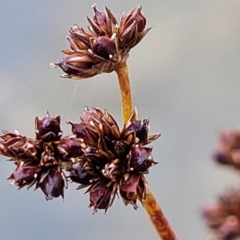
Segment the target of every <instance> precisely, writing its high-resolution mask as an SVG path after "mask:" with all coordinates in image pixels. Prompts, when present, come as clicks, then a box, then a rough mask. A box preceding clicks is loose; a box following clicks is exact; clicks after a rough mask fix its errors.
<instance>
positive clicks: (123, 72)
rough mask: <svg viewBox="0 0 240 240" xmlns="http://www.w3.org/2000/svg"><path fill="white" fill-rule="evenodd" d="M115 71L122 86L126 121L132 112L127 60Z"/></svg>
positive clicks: (124, 118) (123, 111) (123, 113)
mask: <svg viewBox="0 0 240 240" xmlns="http://www.w3.org/2000/svg"><path fill="white" fill-rule="evenodd" d="M115 71H116V73H117V76H118V83H119V86H120V92H121V98H122V116H123V122H124V123H126V122H127V120H128V118H129V117H130V115H131V113H132V96H131V86H130V80H129V76H128V67H127V63H126V62H125V63H123V64H121V65H120V66H119V67H118V68H116V69H115Z"/></svg>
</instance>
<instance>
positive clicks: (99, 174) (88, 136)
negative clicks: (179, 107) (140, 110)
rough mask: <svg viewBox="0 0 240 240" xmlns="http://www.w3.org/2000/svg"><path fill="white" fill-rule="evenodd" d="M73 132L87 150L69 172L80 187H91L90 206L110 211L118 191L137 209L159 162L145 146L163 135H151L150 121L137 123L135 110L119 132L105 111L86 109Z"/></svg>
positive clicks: (126, 201) (73, 125)
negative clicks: (153, 168)
mask: <svg viewBox="0 0 240 240" xmlns="http://www.w3.org/2000/svg"><path fill="white" fill-rule="evenodd" d="M69 123H70V124H71V126H72V132H73V133H74V134H76V135H77V136H78V137H82V138H83V141H84V143H86V145H87V146H88V147H86V148H85V149H84V150H83V151H84V157H83V158H80V159H79V160H78V162H77V163H76V164H73V165H72V167H71V168H70V169H69V171H70V175H69V177H70V178H71V180H72V181H74V182H76V183H80V186H79V187H78V188H84V187H88V189H87V192H88V193H89V200H90V204H89V206H90V207H93V208H94V210H97V209H105V210H107V209H108V207H110V206H111V205H112V203H113V200H114V198H115V195H116V194H117V192H118V191H119V193H120V196H121V197H122V199H123V202H124V203H125V204H126V205H127V204H131V205H133V206H134V208H136V207H137V205H136V202H137V200H140V201H142V200H143V199H145V197H146V185H147V183H146V180H145V177H144V174H146V173H148V170H149V168H150V167H151V166H153V165H155V164H156V162H155V161H154V160H153V157H152V148H149V147H146V146H145V145H146V144H149V143H150V142H152V141H153V140H155V139H157V138H158V137H159V136H160V135H159V134H154V135H151V136H148V129H149V127H148V124H149V120H144V121H141V120H138V116H137V111H136V110H135V111H134V112H133V113H132V115H131V116H130V118H129V120H128V122H127V124H126V125H125V126H124V127H123V129H122V130H120V128H119V126H118V125H117V123H116V121H115V119H114V118H113V117H112V115H110V114H109V113H108V112H107V111H106V110H102V109H99V108H95V109H94V110H93V111H90V110H88V109H85V112H84V115H83V117H82V118H81V120H80V122H79V123H72V122H69Z"/></svg>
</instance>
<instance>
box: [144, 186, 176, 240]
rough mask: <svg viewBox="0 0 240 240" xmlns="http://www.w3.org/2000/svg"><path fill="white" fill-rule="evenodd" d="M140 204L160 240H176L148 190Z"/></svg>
mask: <svg viewBox="0 0 240 240" xmlns="http://www.w3.org/2000/svg"><path fill="white" fill-rule="evenodd" d="M142 204H143V207H144V208H145V211H146V212H147V214H148V216H149V217H150V219H151V221H152V224H153V226H154V227H155V229H156V230H157V233H158V235H159V236H160V237H161V239H162V240H176V239H177V237H176V236H175V234H174V232H173V230H172V229H171V226H170V224H169V223H168V221H167V219H166V218H165V216H164V213H163V211H162V209H161V208H160V206H159V204H158V203H157V200H156V198H155V197H154V195H153V193H152V192H151V191H150V189H148V193H147V196H146V199H144V200H143V201H142Z"/></svg>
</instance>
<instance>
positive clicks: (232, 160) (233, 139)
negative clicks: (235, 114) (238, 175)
mask: <svg viewBox="0 0 240 240" xmlns="http://www.w3.org/2000/svg"><path fill="white" fill-rule="evenodd" d="M213 158H214V160H215V161H216V162H218V163H220V164H224V165H229V166H232V167H234V168H236V169H240V130H224V131H222V132H221V133H220V135H219V138H218V145H217V147H216V149H215V150H214V153H213Z"/></svg>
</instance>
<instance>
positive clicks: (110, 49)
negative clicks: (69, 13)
mask: <svg viewBox="0 0 240 240" xmlns="http://www.w3.org/2000/svg"><path fill="white" fill-rule="evenodd" d="M93 10H94V16H93V19H91V18H89V17H88V18H87V21H88V23H89V26H88V29H87V30H86V29H84V28H82V27H79V26H78V25H74V26H73V27H72V28H71V29H70V31H69V36H68V37H67V39H68V41H69V43H70V49H67V50H63V53H65V54H66V55H67V56H66V57H65V58H63V59H62V60H61V61H60V62H59V63H54V64H53V65H54V66H59V67H60V68H61V69H62V70H63V71H64V72H65V73H66V75H63V77H67V78H72V79H83V78H89V77H93V76H95V75H97V74H99V73H102V72H112V71H113V70H115V69H116V68H118V67H119V65H121V64H122V63H124V62H126V60H127V58H128V53H129V51H130V49H131V48H133V47H134V46H135V45H137V44H138V43H139V42H140V41H141V40H142V39H143V37H144V36H145V35H146V34H147V32H148V31H149V30H150V28H148V29H145V26H146V18H145V17H144V16H143V14H142V11H141V7H137V8H136V9H133V10H131V11H130V12H129V13H127V14H122V16H121V18H120V21H119V23H118V22H117V20H116V18H115V16H114V15H113V13H112V12H111V11H110V10H109V9H108V8H105V13H102V12H99V11H98V10H97V8H96V5H94V6H93Z"/></svg>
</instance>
